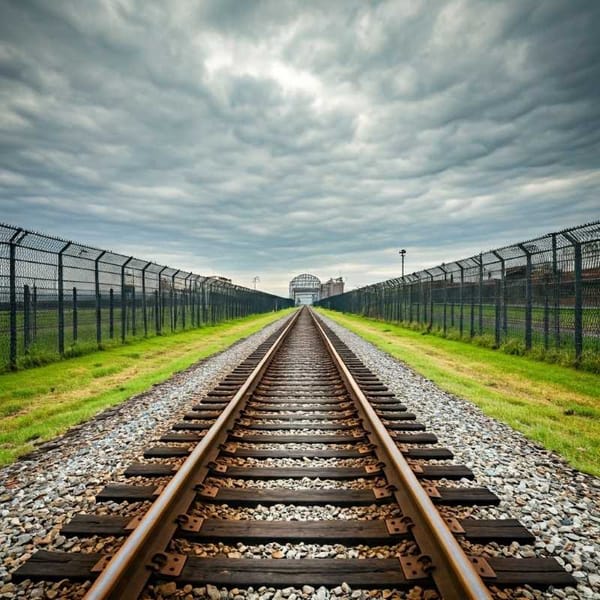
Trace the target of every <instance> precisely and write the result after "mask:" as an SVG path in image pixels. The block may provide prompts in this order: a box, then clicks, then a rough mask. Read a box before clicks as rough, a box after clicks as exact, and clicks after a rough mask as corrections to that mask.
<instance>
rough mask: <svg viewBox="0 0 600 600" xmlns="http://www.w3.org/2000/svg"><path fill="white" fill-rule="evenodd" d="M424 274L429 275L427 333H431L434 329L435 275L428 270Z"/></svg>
mask: <svg viewBox="0 0 600 600" xmlns="http://www.w3.org/2000/svg"><path fill="white" fill-rule="evenodd" d="M424 272H425V273H427V275H429V324H428V325H427V331H431V330H432V328H433V275H432V274H431V273H430V272H429V271H427V270H425V271H424Z"/></svg>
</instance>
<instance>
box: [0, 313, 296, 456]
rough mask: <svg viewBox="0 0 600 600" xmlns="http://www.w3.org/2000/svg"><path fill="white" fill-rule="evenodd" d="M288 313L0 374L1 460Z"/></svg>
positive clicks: (24, 451)
mask: <svg viewBox="0 0 600 600" xmlns="http://www.w3.org/2000/svg"><path fill="white" fill-rule="evenodd" d="M289 312H291V309H288V310H285V311H279V312H277V313H267V314H263V315H253V316H250V317H246V318H243V319H236V320H232V321H227V322H224V323H220V324H218V325H212V326H207V327H203V328H200V329H193V330H186V331H182V332H179V333H174V334H172V335H168V336H161V337H152V338H148V339H143V340H139V341H136V342H132V343H128V344H125V345H119V346H114V347H111V348H109V349H107V350H103V351H96V352H94V353H91V354H86V355H85V356H79V357H76V358H70V359H66V360H62V361H60V362H57V363H52V364H49V365H45V366H41V367H36V368H32V369H28V370H26V371H17V372H13V373H3V374H0V465H5V464H8V463H10V462H12V461H14V460H15V459H16V458H17V457H18V456H20V455H22V454H25V453H27V452H29V451H31V450H32V449H33V447H34V442H42V441H45V440H49V439H51V438H53V437H56V436H57V435H59V434H61V433H64V432H65V431H66V430H67V429H68V428H69V427H71V426H72V425H75V424H77V423H81V422H82V421H85V420H87V419H89V418H91V417H93V416H94V415H95V414H97V413H98V412H100V411H101V410H103V409H105V408H107V407H109V406H114V405H116V404H119V403H120V402H123V401H124V400H126V399H127V398H129V397H130V396H132V395H133V394H138V393H140V392H143V391H145V390H147V389H149V388H150V387H151V386H152V385H153V384H156V383H159V382H161V381H164V380H166V379H168V378H169V377H170V376H171V375H173V374H174V373H176V372H177V371H181V370H183V369H186V368H187V367H189V366H190V365H192V364H194V363H195V362H197V361H199V360H200V359H202V358H205V357H207V356H210V355H211V354H214V353H216V352H219V351H221V350H224V349H225V348H227V347H228V346H230V345H231V344H233V343H234V342H235V341H237V340H239V339H240V338H243V337H246V336H248V335H250V334H252V333H254V332H256V331H258V330H260V329H262V328H263V327H265V326H266V325H268V324H269V323H271V322H273V321H274V320H276V319H278V318H280V317H282V316H284V315H285V314H288V313H289Z"/></svg>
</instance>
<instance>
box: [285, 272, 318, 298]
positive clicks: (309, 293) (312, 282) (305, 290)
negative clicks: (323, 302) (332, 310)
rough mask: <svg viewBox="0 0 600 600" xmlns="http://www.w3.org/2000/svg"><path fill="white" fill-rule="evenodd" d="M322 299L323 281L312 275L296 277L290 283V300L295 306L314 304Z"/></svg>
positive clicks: (306, 274) (304, 274)
mask: <svg viewBox="0 0 600 600" xmlns="http://www.w3.org/2000/svg"><path fill="white" fill-rule="evenodd" d="M320 297H321V280H320V279H319V278H318V277H316V276H315V275H311V274H310V273H302V274H301V275H296V277H294V278H293V279H292V280H291V281H290V298H292V300H294V304H295V305H296V306H298V305H299V304H313V303H314V302H316V301H317V300H319V299H320Z"/></svg>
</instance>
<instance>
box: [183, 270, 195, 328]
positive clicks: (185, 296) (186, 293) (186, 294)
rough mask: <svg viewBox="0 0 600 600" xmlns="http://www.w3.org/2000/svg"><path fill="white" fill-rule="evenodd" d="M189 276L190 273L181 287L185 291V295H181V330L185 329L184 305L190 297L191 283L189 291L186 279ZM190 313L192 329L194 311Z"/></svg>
mask: <svg viewBox="0 0 600 600" xmlns="http://www.w3.org/2000/svg"><path fill="white" fill-rule="evenodd" d="M191 276H192V273H190V274H189V275H188V276H187V277H186V278H185V281H184V285H183V287H184V290H185V293H184V295H183V320H182V328H183V329H185V311H186V305H187V304H188V301H187V299H188V298H189V296H190V292H191V290H192V288H191V282H190V286H189V290H188V279H189V278H190V277H191ZM191 312H192V314H191V321H192V327H193V325H194V311H193V309H192V311H191Z"/></svg>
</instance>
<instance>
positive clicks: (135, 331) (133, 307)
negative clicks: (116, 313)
mask: <svg viewBox="0 0 600 600" xmlns="http://www.w3.org/2000/svg"><path fill="white" fill-rule="evenodd" d="M132 281H133V283H132V284H131V334H132V335H133V336H134V337H135V335H136V334H137V327H136V322H135V308H136V306H135V275H134V276H133V277H132Z"/></svg>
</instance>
